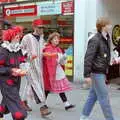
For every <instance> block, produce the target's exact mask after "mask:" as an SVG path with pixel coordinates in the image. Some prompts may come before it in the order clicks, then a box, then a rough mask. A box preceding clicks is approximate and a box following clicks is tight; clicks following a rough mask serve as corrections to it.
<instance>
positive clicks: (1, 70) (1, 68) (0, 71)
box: [0, 49, 12, 75]
mask: <svg viewBox="0 0 120 120" xmlns="http://www.w3.org/2000/svg"><path fill="white" fill-rule="evenodd" d="M6 60H7V53H6V51H4V50H3V49H0V75H11V74H12V71H11V67H8V66H6Z"/></svg>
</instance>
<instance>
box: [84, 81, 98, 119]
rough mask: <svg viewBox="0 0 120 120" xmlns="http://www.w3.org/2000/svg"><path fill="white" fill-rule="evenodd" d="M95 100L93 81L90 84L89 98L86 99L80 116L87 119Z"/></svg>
mask: <svg viewBox="0 0 120 120" xmlns="http://www.w3.org/2000/svg"><path fill="white" fill-rule="evenodd" d="M96 100H97V96H96V93H95V90H94V81H93V82H92V87H91V89H90V92H89V96H88V99H87V101H86V103H85V105H84V108H83V111H82V115H83V116H86V117H88V116H89V115H90V113H91V111H92V109H93V107H94V104H95V102H96Z"/></svg>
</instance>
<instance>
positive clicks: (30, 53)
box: [21, 19, 51, 116]
mask: <svg viewBox="0 0 120 120" xmlns="http://www.w3.org/2000/svg"><path fill="white" fill-rule="evenodd" d="M32 27H33V33H29V34H27V35H25V36H24V37H23V39H22V41H21V47H22V50H23V52H24V54H27V57H28V59H29V63H30V69H29V73H28V75H27V78H28V84H27V85H28V86H27V87H28V90H29V91H31V92H32V94H33V95H34V99H35V101H36V103H37V104H40V106H41V107H40V113H41V115H42V116H47V115H49V114H50V113H51V112H50V111H49V110H48V108H47V107H46V106H45V94H44V82H43V70H42V69H43V66H42V51H43V47H44V39H43V37H44V33H43V32H44V31H43V30H44V28H45V25H44V21H43V20H42V19H35V20H34V21H33V23H32ZM26 92H27V91H26ZM29 94H31V93H29ZM27 97H28V96H27ZM28 102H29V101H28Z"/></svg>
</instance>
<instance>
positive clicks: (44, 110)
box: [40, 105, 51, 117]
mask: <svg viewBox="0 0 120 120" xmlns="http://www.w3.org/2000/svg"><path fill="white" fill-rule="evenodd" d="M40 114H41V116H42V117H46V116H47V115H50V114H51V112H50V111H49V110H48V108H47V107H46V106H45V105H44V106H42V107H41V108H40Z"/></svg>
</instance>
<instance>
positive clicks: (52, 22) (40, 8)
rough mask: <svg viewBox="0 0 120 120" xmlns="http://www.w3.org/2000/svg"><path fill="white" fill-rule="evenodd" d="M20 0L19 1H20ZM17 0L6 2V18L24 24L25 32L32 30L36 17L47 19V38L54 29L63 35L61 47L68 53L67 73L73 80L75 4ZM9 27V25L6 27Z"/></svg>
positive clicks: (64, 1) (65, 0)
mask: <svg viewBox="0 0 120 120" xmlns="http://www.w3.org/2000/svg"><path fill="white" fill-rule="evenodd" d="M18 1H19V2H18ZM18 1H16V2H13V3H14V4H13V3H12V2H11V3H9V4H8V3H7V4H5V3H4V8H3V13H4V14H3V16H4V19H7V20H8V21H10V22H12V24H14V25H15V24H16V25H23V26H24V28H25V34H26V33H29V32H32V26H31V23H32V21H33V20H34V19H37V18H41V19H43V20H44V21H45V24H46V26H47V27H46V29H45V31H44V34H45V40H46V41H47V37H48V35H49V34H50V33H51V32H53V31H58V32H59V33H60V35H61V40H60V47H61V48H62V49H63V51H64V52H66V53H67V56H68V57H67V63H66V64H65V67H64V69H65V73H66V75H67V76H68V77H69V79H70V80H71V81H72V80H73V72H74V65H73V63H74V55H73V53H74V52H73V51H74V34H73V33H74V16H73V14H74V4H73V1H70V0H56V1H53V0H49V1H45V0H44V1H41V2H28V1H26V2H25V1H24V2H21V1H22V0H18ZM6 29H7V27H6Z"/></svg>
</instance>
